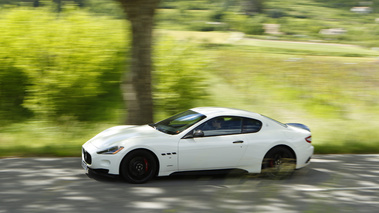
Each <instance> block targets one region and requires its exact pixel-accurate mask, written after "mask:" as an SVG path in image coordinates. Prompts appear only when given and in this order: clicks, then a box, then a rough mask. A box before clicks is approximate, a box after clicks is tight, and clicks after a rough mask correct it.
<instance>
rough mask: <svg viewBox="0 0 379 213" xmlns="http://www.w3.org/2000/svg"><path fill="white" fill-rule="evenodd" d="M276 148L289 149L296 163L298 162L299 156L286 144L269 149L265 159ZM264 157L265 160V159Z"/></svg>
mask: <svg viewBox="0 0 379 213" xmlns="http://www.w3.org/2000/svg"><path fill="white" fill-rule="evenodd" d="M276 148H285V149H288V150H289V151H290V152H291V153H292V154H293V156H294V157H295V161H296V162H297V155H296V152H295V151H294V150H293V149H292V148H291V147H290V146H288V145H285V144H279V145H276V146H274V147H272V148H271V149H269V150H268V151H267V152H266V154H265V155H264V157H266V155H267V153H269V152H270V151H271V150H273V149H276ZM264 157H263V158H264Z"/></svg>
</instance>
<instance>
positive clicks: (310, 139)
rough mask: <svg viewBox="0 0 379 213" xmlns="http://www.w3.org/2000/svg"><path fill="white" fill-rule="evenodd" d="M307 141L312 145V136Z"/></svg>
mask: <svg viewBox="0 0 379 213" xmlns="http://www.w3.org/2000/svg"><path fill="white" fill-rule="evenodd" d="M305 141H306V142H308V143H312V135H311V136H309V137H306V138H305Z"/></svg>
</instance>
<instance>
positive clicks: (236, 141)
mask: <svg viewBox="0 0 379 213" xmlns="http://www.w3.org/2000/svg"><path fill="white" fill-rule="evenodd" d="M233 143H243V141H234V142H233Z"/></svg>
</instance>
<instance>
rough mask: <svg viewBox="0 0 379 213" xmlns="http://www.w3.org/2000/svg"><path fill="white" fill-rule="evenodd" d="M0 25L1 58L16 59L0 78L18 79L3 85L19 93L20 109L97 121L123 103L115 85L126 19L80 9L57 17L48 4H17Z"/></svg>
mask: <svg viewBox="0 0 379 213" xmlns="http://www.w3.org/2000/svg"><path fill="white" fill-rule="evenodd" d="M0 27H1V29H2V30H3V32H4V33H1V34H0V41H1V45H0V54H1V55H0V58H11V59H12V61H13V62H12V63H13V65H11V66H8V67H5V71H6V72H5V73H3V74H2V75H1V76H0V77H1V79H0V82H5V81H7V80H5V79H7V78H9V77H8V76H9V75H11V76H13V77H12V78H13V79H14V81H7V83H6V84H4V83H3V84H2V85H3V87H5V93H4V92H3V93H2V94H3V95H4V94H5V95H6V96H9V95H10V94H15V93H17V94H19V95H17V96H15V97H17V101H16V100H13V103H14V104H15V105H17V106H18V108H19V109H24V108H25V109H28V110H29V111H31V112H33V113H34V114H36V115H39V116H43V117H49V118H52V119H59V118H60V117H67V116H69V117H74V118H76V119H78V120H93V119H97V116H100V117H101V118H104V117H107V116H108V114H109V113H105V111H106V110H107V109H109V108H112V107H114V105H115V103H119V102H120V100H119V97H120V95H119V93H120V92H119V89H117V90H115V88H118V85H119V81H120V76H121V72H122V71H123V70H122V69H120V66H122V65H123V64H124V57H123V55H124V54H125V49H124V47H125V46H126V43H125V42H126V41H125V38H126V35H125V34H126V33H125V32H124V31H123V29H125V26H124V25H123V24H122V22H121V21H114V20H110V19H106V18H95V17H92V16H90V15H89V14H87V13H85V12H77V11H74V12H71V13H69V12H66V13H65V12H63V13H60V14H59V16H58V15H57V14H56V13H52V12H48V11H47V10H45V9H44V8H39V9H13V10H10V11H8V12H7V13H6V14H5V15H3V16H2V20H1V21H0ZM2 70H4V69H2ZM21 94H22V95H21ZM9 102H11V100H9ZM6 108H9V106H8V105H7V107H6ZM16 108H17V107H16ZM0 110H2V111H3V112H6V111H4V110H6V109H5V108H4V107H3V108H1V109H0ZM95 112H96V113H95ZM94 115H96V116H94Z"/></svg>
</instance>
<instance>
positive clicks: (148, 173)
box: [120, 150, 157, 183]
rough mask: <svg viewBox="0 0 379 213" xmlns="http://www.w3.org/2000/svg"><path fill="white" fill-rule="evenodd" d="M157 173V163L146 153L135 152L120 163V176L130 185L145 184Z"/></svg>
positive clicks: (142, 151) (151, 155) (141, 151)
mask: <svg viewBox="0 0 379 213" xmlns="http://www.w3.org/2000/svg"><path fill="white" fill-rule="evenodd" d="M156 171H157V162H156V160H155V158H154V156H153V154H151V153H150V152H148V151H145V150H136V151H133V152H131V153H129V154H128V155H126V156H125V158H124V159H123V160H122V162H121V166H120V173H121V176H122V177H123V178H124V179H125V180H126V181H128V182H130V183H145V182H147V181H149V180H150V179H151V178H153V177H154V176H155V174H156Z"/></svg>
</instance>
